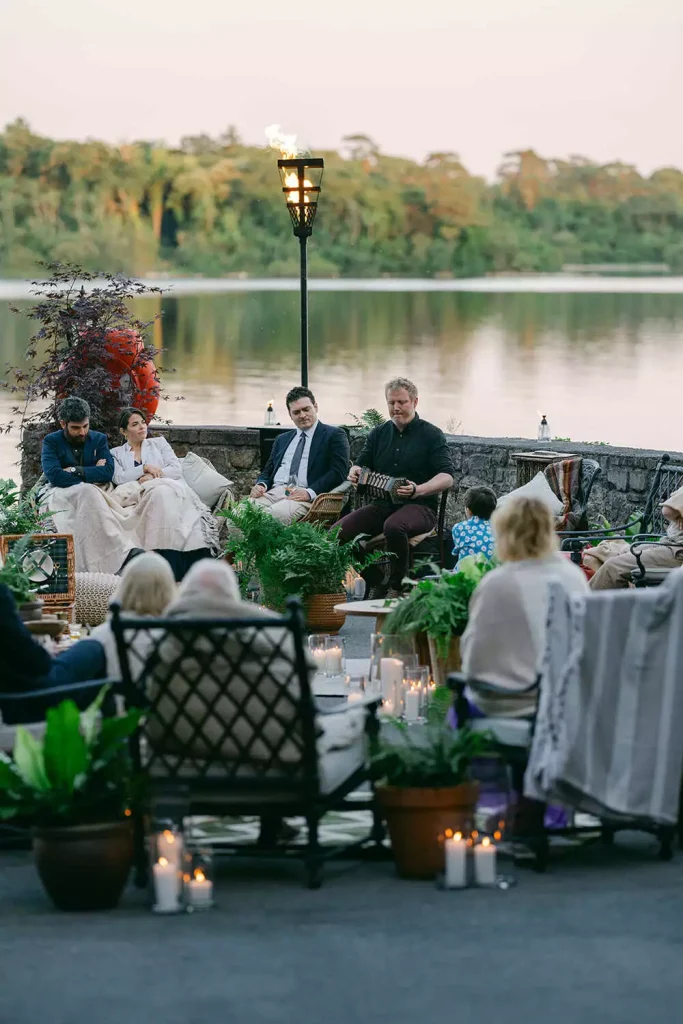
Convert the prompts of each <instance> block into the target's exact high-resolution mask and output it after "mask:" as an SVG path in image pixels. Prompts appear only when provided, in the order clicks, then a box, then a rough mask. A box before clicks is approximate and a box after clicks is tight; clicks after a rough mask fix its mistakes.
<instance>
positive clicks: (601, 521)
mask: <svg viewBox="0 0 683 1024" xmlns="http://www.w3.org/2000/svg"><path fill="white" fill-rule="evenodd" d="M642 525H643V512H642V511H641V510H639V509H636V511H635V512H632V513H631V515H630V516H629V517H628V519H627V521H626V527H625V528H624V530H623V531H617V530H615V529H614V528H613V527H612V524H611V523H610V522H609V520H608V519H606V518H605V516H603V515H600V514H598V515H597V517H596V519H595V522H593V523H591V524H590V528H591V530H606V531H607V532H606V533H604V534H603V535H602V536H601V537H593V538H592V539H591V541H590V543H589V545H588V546H589V547H592V548H594V547H597V545H598V544H599V543H600V542H601V541H603V540H609V538H610V537H617V536H618V537H638V536H639V535H640V533H641V530H642Z"/></svg>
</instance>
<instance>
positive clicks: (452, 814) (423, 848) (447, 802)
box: [370, 690, 491, 878]
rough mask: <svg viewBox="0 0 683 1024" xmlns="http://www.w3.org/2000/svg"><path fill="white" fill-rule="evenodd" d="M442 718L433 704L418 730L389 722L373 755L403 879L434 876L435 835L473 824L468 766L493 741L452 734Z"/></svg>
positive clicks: (475, 790) (438, 864)
mask: <svg viewBox="0 0 683 1024" xmlns="http://www.w3.org/2000/svg"><path fill="white" fill-rule="evenodd" d="M438 693H439V691H438V690H437V694H438ZM448 703H449V695H448V691H446V696H445V700H444V701H443V705H445V707H447V706H448ZM443 716H444V707H443V706H442V707H441V708H439V709H438V710H437V711H436V712H435V711H434V705H432V707H431V708H430V713H429V720H428V722H427V724H426V725H425V726H423V727H422V728H419V729H414V728H412V727H411V726H407V725H406V724H405V723H403V722H400V721H398V720H395V719H390V720H389V723H388V724H387V725H385V726H384V727H383V729H382V731H381V732H380V734H379V736H378V738H377V739H376V740H375V743H374V749H373V751H372V752H371V758H370V767H371V774H372V777H373V779H374V780H375V793H376V798H377V801H378V803H379V806H380V808H381V810H382V814H383V817H384V819H385V821H386V823H387V828H388V830H389V838H390V839H391V847H392V849H393V851H394V857H395V859H396V869H397V871H398V874H399V875H400V876H401V878H434V876H435V875H436V874H437V873H438V872H439V871H440V870H442V869H443V850H442V848H441V846H440V843H439V837H440V836H441V837H442V838H443V835H444V832H445V830H446V829H448V828H450V829H452V830H453V831H454V832H465V831H467V830H468V829H470V828H471V827H472V824H473V821H474V812H475V808H476V803H477V797H478V795H479V787H478V784H477V783H476V782H475V781H473V780H472V777H471V764H472V761H473V759H474V758H475V757H480V756H481V755H482V754H485V753H487V752H488V751H489V750H490V749H491V739H490V736H489V735H488V734H486V733H476V732H472V730H470V729H459V730H457V731H456V730H453V729H451V728H450V727H449V726H447V725H446V724H445V722H444V720H443Z"/></svg>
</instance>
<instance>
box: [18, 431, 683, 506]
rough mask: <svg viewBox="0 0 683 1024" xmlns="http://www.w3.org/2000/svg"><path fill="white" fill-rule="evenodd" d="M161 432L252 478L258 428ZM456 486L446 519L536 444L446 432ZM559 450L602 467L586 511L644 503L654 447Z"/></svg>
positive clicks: (29, 442)
mask: <svg viewBox="0 0 683 1024" xmlns="http://www.w3.org/2000/svg"><path fill="white" fill-rule="evenodd" d="M155 431H157V432H159V433H163V434H164V436H165V437H166V438H167V439H168V441H169V442H170V444H171V445H172V446H173V448H174V450H175V451H176V452H177V454H178V455H180V456H182V455H186V454H187V452H188V451H190V450H191V451H194V452H196V453H197V454H198V455H203V456H205V457H206V458H208V459H210V460H211V462H212V463H213V464H214V466H215V467H216V468H217V469H218V470H219V471H220V472H221V473H223V474H225V476H227V477H229V478H230V479H231V480H233V481H234V483H235V489H236V491H237V493H238V494H239V495H245V494H246V493H247V492H248V491H249V488H250V487H251V486H252V484H253V482H254V481H255V479H256V477H257V475H258V472H259V469H260V463H261V457H260V451H261V449H260V431H259V430H258V429H252V428H242V427H211V426H206V427H202V426H194V427H184V426H170V427H155ZM448 443H449V445H450V447H451V452H452V455H453V468H454V475H455V482H456V487H455V489H454V492H453V493H452V495H451V499H450V502H449V515H448V519H449V521H450V522H454V521H455V520H457V519H459V518H461V517H462V510H463V496H464V493H465V491H466V490H467V488H468V487H470V486H472V485H473V484H487V485H488V486H490V487H493V489H494V490H495V491H496V493H497V494H505V493H506V492H507V491H510V490H512V489H513V488H514V487H515V485H516V479H517V469H516V464H515V462H514V460H513V459H512V457H511V456H512V454H513V452H520V451H522V452H523V451H533V450H534V449H536V448H538V447H539V445H538V442H537V441H534V440H530V439H529V438H521V437H516V438H509V437H468V436H464V435H460V434H456V435H449V437H448ZM361 447H362V441H361V440H359V439H356V440H354V441H353V442H352V454H353V455H354V456H357V455H358V452H359V451H360V448H361ZM555 447H557V448H559V449H560V450H561V451H563V452H569V453H574V454H579V455H583V456H585V457H586V458H591V459H595V460H596V461H597V462H599V463H600V466H601V468H602V472H601V474H600V475H599V476H598V478H597V480H596V482H595V484H594V486H593V491H592V495H591V503H590V512H591V513H593V514H595V513H598V512H601V513H602V514H603V515H605V516H606V517H607V519H608V520H609V521H610V522H612V523H618V522H623V521H624V520H625V519H626V518H627V517H628V515H629V513H630V512H632V511H633V510H634V509H641V508H643V506H644V505H645V499H646V497H647V492H648V489H649V487H650V483H651V481H652V475H653V472H654V469H655V467H656V465H657V462H658V460H659V458H660V456H661V452H659V451H650V450H647V449H641V448H615V447H612V446H611V445H586V444H572V443H571V442H567V443H565V442H557V443H556V445H555ZM670 454H671V457H672V460H673V461H674V462H676V463H677V464H679V465H683V453H681V452H670ZM38 456H39V438H38V437H28V438H26V439H25V450H24V458H23V461H22V474H23V481H24V486H30V485H31V483H33V482H34V481H35V480H36V478H37V474H38V473H39V472H40V467H39V457H38Z"/></svg>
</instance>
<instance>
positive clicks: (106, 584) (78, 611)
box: [74, 572, 120, 626]
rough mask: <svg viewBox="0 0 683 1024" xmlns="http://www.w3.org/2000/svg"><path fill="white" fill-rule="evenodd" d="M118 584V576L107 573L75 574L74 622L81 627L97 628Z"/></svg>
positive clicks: (104, 615)
mask: <svg viewBox="0 0 683 1024" xmlns="http://www.w3.org/2000/svg"><path fill="white" fill-rule="evenodd" d="M119 582H120V577H119V576H114V575H113V574H111V573H108V572H77V573H76V606H75V609H74V621H75V622H78V623H79V624H80V625H81V626H99V625H101V623H103V622H105V621H106V619H107V612H108V611H109V603H110V601H111V599H112V597H113V596H114V592H115V590H116V588H117V586H118V585H119Z"/></svg>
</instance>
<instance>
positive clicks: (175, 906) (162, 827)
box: [149, 820, 184, 914]
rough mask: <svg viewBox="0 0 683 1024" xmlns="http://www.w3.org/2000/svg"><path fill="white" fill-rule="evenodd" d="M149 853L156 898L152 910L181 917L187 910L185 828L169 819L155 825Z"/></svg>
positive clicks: (156, 912)
mask: <svg viewBox="0 0 683 1024" xmlns="http://www.w3.org/2000/svg"><path fill="white" fill-rule="evenodd" d="M149 852H150V859H151V862H152V870H151V880H152V886H153V895H154V902H153V905H152V909H153V910H154V912H155V914H178V913H180V912H181V911H182V910H183V909H184V908H183V905H182V895H183V857H184V840H183V833H182V829H181V828H180V827H179V826H177V825H175V824H174V823H173V822H172V821H169V820H161V821H157V822H155V824H154V830H153V832H152V834H151V835H150V842H149Z"/></svg>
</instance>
